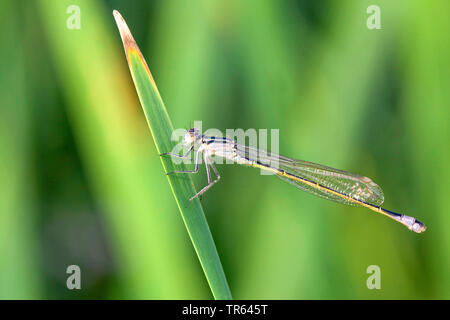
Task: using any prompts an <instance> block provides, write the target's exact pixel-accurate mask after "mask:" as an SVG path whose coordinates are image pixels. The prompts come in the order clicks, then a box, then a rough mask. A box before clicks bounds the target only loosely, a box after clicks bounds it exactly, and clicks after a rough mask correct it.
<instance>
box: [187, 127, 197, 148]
mask: <svg viewBox="0 0 450 320" xmlns="http://www.w3.org/2000/svg"><path fill="white" fill-rule="evenodd" d="M199 139H201V133H200V130H198V129H196V128H191V129H189V130H188V131H187V132H186V134H185V135H184V137H183V143H184V144H185V145H187V146H189V145H191V144H193V143H195V142H196V141H197V140H199Z"/></svg>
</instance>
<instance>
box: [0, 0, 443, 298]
mask: <svg viewBox="0 0 450 320" xmlns="http://www.w3.org/2000/svg"><path fill="white" fill-rule="evenodd" d="M73 4H74V1H69V0H59V1H53V0H39V1H33V2H30V1H2V2H0V18H1V19H0V24H1V28H0V39H1V41H2V44H3V47H2V48H3V50H2V51H1V53H0V56H1V59H0V70H1V73H0V77H1V83H2V85H1V86H0V102H1V103H0V157H1V161H0V169H1V170H0V177H1V179H0V222H1V223H0V234H1V239H2V240H1V241H0V255H1V256H2V259H0V294H1V297H2V298H8V297H19V298H36V297H38V298H66V299H70V298H75V299H76V298H122V299H123V298H137V299H184V298H190V299H205V298H207V299H208V298H212V297H213V295H212V294H211V291H210V288H209V287H208V281H207V279H206V278H205V276H204V272H203V270H202V264H199V260H198V257H197V254H196V250H195V249H194V250H193V246H192V242H191V240H190V238H189V235H188V233H186V228H185V225H184V223H183V219H185V222H186V225H187V226H188V229H189V226H191V227H192V226H197V227H199V228H200V227H201V228H203V229H204V230H206V228H207V225H206V222H205V219H204V217H203V211H202V209H201V207H200V204H199V203H198V202H195V203H193V204H192V207H189V208H188V209H187V211H183V212H184V214H183V215H182V218H183V219H180V215H178V214H177V211H178V208H177V202H176V201H173V200H174V197H173V194H172V192H171V186H170V185H169V184H168V183H167V178H166V177H165V175H164V172H163V170H161V160H160V157H159V156H158V153H159V152H166V151H170V150H171V147H172V146H173V143H174V142H171V141H170V140H169V139H168V137H170V134H169V133H170V131H171V130H172V127H171V125H168V122H167V121H162V122H153V123H152V119H157V118H158V117H159V118H164V119H166V120H167V119H168V118H167V114H165V113H164V112H162V111H161V110H164V109H162V103H161V102H160V101H159V97H158V96H157V95H155V94H153V93H150V91H149V95H148V97H149V98H151V99H155V100H153V102H152V105H153V106H157V105H158V104H159V106H160V107H161V108H159V109H158V108H156V109H155V108H153V109H152V108H150V109H148V110H146V109H145V108H144V110H145V112H146V113H147V116H148V119H149V122H150V127H151V129H152V133H153V136H154V138H155V139H154V141H153V139H152V137H151V134H150V132H149V130H148V126H147V124H146V122H145V119H144V118H145V117H144V116H143V114H142V111H141V107H140V104H139V100H138V99H137V95H136V89H135V87H134V86H133V84H132V81H130V76H129V71H128V70H127V68H126V65H125V63H124V57H123V52H122V51H121V48H120V41H119V39H118V35H117V29H116V27H115V24H114V21H113V19H111V11H112V10H113V9H117V10H119V11H120V12H121V13H122V14H123V15H124V16H126V17H127V23H128V24H129V25H130V26H133V35H134V37H135V39H136V40H137V42H138V43H139V45H140V47H141V49H142V52H143V55H144V56H145V57H146V58H147V59H150V60H147V61H148V62H149V64H150V65H151V68H152V73H153V76H154V77H155V80H156V82H157V83H158V88H159V90H160V92H161V96H163V97H164V102H165V104H166V106H167V111H168V113H169V114H170V118H171V120H172V121H173V124H174V127H175V128H183V127H184V128H187V127H189V126H190V123H192V121H195V120H202V121H203V125H204V127H203V129H208V128H219V129H221V130H224V129H225V128H243V129H248V128H255V129H269V130H270V129H272V128H273V129H280V131H279V133H280V150H279V151H280V153H282V154H285V155H287V156H290V157H293V158H299V159H304V160H309V161H314V162H318V163H322V164H324V165H329V166H332V167H336V168H340V169H344V170H347V171H351V172H355V173H359V174H362V175H365V176H368V177H370V178H372V179H373V180H374V181H375V182H376V183H378V184H379V185H380V186H381V187H382V188H383V190H384V192H385V199H386V200H385V204H384V206H385V207H386V208H387V209H390V210H393V211H395V212H401V213H405V214H407V215H410V216H414V217H417V218H418V219H419V220H421V221H423V222H424V223H425V224H426V225H427V227H428V229H427V231H426V232H425V233H423V234H420V235H417V234H414V233H412V232H409V231H408V230H406V229H405V228H404V227H403V226H401V225H398V224H396V223H393V222H392V221H390V220H389V219H386V218H384V217H381V216H379V215H376V214H372V213H371V212H368V210H365V209H363V208H353V207H347V206H344V205H339V204H336V203H330V202H327V201H324V200H322V199H317V198H314V197H312V196H310V195H309V194H305V193H302V192H300V191H299V190H298V189H296V188H293V187H292V186H290V185H288V184H286V183H283V182H280V181H279V180H278V179H276V178H274V177H270V176H269V177H268V176H261V175H260V174H259V172H258V171H257V170H251V169H248V168H244V167H240V166H229V165H222V166H218V170H219V171H220V173H221V176H222V179H221V181H220V182H219V183H218V184H216V185H215V186H214V187H213V188H212V189H211V190H210V191H208V192H207V193H206V194H205V195H204V197H203V200H202V206H203V208H205V213H206V214H207V218H208V224H209V228H210V229H211V234H212V235H213V237H214V240H215V244H216V246H217V252H218V253H219V255H220V258H221V261H222V263H223V268H224V270H225V273H226V275H227V279H228V281H229V285H230V287H231V288H232V291H233V297H234V298H237V299H258V298H265V299H279V298H281V299H301V298H307V299H323V298H330V299H352V298H357V299H394V298H405V299H418V298H425V299H433V298H439V299H448V298H450V289H449V288H450V275H449V274H448V272H447V270H449V269H450V254H449V252H450V236H449V233H448V232H447V231H446V230H445V228H446V226H447V225H449V219H450V215H448V213H447V211H448V210H447V202H448V194H449V193H450V177H449V172H450V171H449V169H448V164H449V163H450V153H449V152H450V148H449V141H450V131H449V122H448V119H450V115H449V112H450V110H449V108H448V101H449V100H450V99H449V92H450V91H449V90H448V87H449V86H450V83H449V81H450V78H449V77H448V74H449V69H450V65H449V63H450V62H449V61H450V60H449V56H450V45H449V41H448V35H447V33H448V30H449V29H450V25H449V24H450V21H449V20H448V19H447V18H446V16H445V14H442V13H443V12H448V11H449V9H450V8H449V3H448V1H444V0H441V1H434V2H432V3H428V2H427V3H425V2H423V1H420V0H408V1H407V0H399V1H388V0H380V1H378V2H377V4H378V5H379V6H380V8H381V27H382V29H381V30H369V29H367V27H366V19H367V17H368V14H367V13H366V9H367V7H368V6H369V5H372V4H374V3H373V2H372V1H368V0H362V1H353V0H344V1H312V0H311V1H288V2H285V1H260V0H248V1H240V0H230V1H222V2H220V1H219V2H217V1H214V2H207V1H187V0H180V1H132V2H131V1H129V2H120V4H119V2H118V1H89V0H80V1H75V4H76V5H78V6H79V8H80V13H81V28H80V29H79V30H71V29H68V28H67V26H66V24H67V19H68V18H69V17H70V15H71V14H72V13H67V8H68V7H69V6H70V5H73ZM142 76H143V78H144V79H147V80H148V78H146V77H148V75H146V74H145V73H142ZM145 99H146V98H145ZM157 110H159V112H162V113H159V114H157V113H156V111H157ZM152 112H155V113H152ZM163 164H164V167H165V169H166V170H172V163H171V161H170V159H163ZM201 169H203V168H201ZM201 171H202V170H201ZM190 179H191V178H190V177H184V176H179V175H177V176H173V177H170V179H169V182H170V184H171V185H172V187H173V190H174V191H175V194H176V197H177V198H178V199H179V207H184V204H185V202H184V200H180V199H186V198H187V197H188V196H190V195H191V194H192V192H193V190H194V189H193V187H192V184H191V180H190ZM192 179H193V180H194V182H195V185H196V186H202V185H204V184H205V180H206V179H205V177H204V173H199V174H198V175H195V176H194V177H192ZM189 219H192V220H195V219H197V220H196V221H195V223H192V222H194V221H188V220H189ZM190 233H191V236H192V237H193V238H195V235H194V231H193V229H190ZM203 235H206V233H203ZM206 238H208V239H207V240H205V242H204V243H208V246H209V253H210V256H215V250H212V248H213V246H212V242H211V241H210V240H211V239H210V237H209V236H207V237H206ZM194 244H195V240H194ZM197 251H198V246H197ZM213 251H214V252H213ZM205 261H206V260H203V261H202V263H203V266H204V263H205ZM212 261H213V262H214V265H215V266H216V269H215V272H216V274H217V275H219V274H221V270H220V268H219V267H218V266H220V264H218V260H216V259H215V258H213V259H212ZM206 263H207V264H208V263H209V262H208V261H206ZM71 264H79V265H80V267H81V270H82V275H83V279H82V288H83V289H82V290H81V291H69V290H67V288H66V287H65V280H66V277H65V276H66V274H65V270H66V267H67V266H68V265H71ZM369 265H378V266H380V268H381V288H382V289H381V290H368V289H367V287H366V279H367V277H368V274H367V273H366V270H367V267H368V266H369ZM206 273H208V272H206ZM219 278H221V276H219V277H218V278H217V279H219ZM221 279H222V280H220V281H222V283H223V284H224V283H225V282H224V278H221ZM209 280H210V282H211V278H210V279H209ZM218 281H219V280H218ZM210 284H211V286H214V285H213V284H212V283H210ZM222 288H223V291H224V292H225V291H226V290H225V285H223V286H222Z"/></svg>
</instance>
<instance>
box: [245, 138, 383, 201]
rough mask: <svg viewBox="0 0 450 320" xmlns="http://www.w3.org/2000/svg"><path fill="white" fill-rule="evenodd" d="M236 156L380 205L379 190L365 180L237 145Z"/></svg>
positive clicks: (334, 198) (328, 196) (297, 182)
mask: <svg viewBox="0 0 450 320" xmlns="http://www.w3.org/2000/svg"><path fill="white" fill-rule="evenodd" d="M237 152H238V154H239V155H240V156H242V157H245V158H247V159H250V160H258V161H259V162H261V163H263V164H265V165H268V166H270V167H273V168H279V169H281V170H284V171H286V172H287V173H289V174H292V175H294V176H297V177H299V178H301V179H306V180H308V181H310V182H313V183H318V184H320V185H321V186H323V187H326V188H329V189H331V190H333V191H336V192H339V193H341V194H343V195H346V196H350V197H352V198H353V199H356V200H360V201H363V202H366V203H369V204H372V205H375V206H381V204H382V203H383V201H384V194H383V190H381V188H380V187H379V186H378V185H377V184H376V183H375V182H373V181H372V180H371V179H369V178H367V177H364V176H360V175H358V174H355V173H350V172H346V171H342V170H338V169H334V168H330V167H327V166H323V165H320V164H316V163H312V162H308V161H303V160H294V159H290V158H287V157H283V156H280V155H276V154H267V153H266V151H262V150H258V149H256V148H253V147H248V146H240V145H238V146H237ZM277 177H279V178H280V179H281V180H284V181H286V182H289V183H290V184H293V185H294V186H296V187H297V188H299V189H301V190H304V191H307V192H309V193H312V194H314V195H316V196H319V197H322V198H325V199H328V200H332V201H336V202H340V203H345V204H348V205H357V204H356V203H354V202H352V201H349V200H347V199H345V198H341V197H339V196H338V195H335V194H333V193H330V192H327V191H326V190H322V189H317V188H315V187H312V186H309V185H307V184H306V183H303V182H302V181H301V180H294V179H290V178H288V177H285V176H281V175H277Z"/></svg>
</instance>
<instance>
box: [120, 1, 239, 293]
mask: <svg viewBox="0 0 450 320" xmlns="http://www.w3.org/2000/svg"><path fill="white" fill-rule="evenodd" d="M113 15H114V18H115V20H116V24H117V26H118V29H119V32H120V35H121V38H122V42H123V45H124V49H125V54H126V57H127V61H128V66H129V68H130V73H131V75H132V78H133V82H134V85H135V87H136V91H137V93H138V96H139V100H140V102H141V106H142V108H143V110H144V113H145V117H146V119H147V123H148V126H149V128H150V131H151V133H152V136H153V139H154V142H155V145H156V148H157V151H158V153H164V152H168V151H170V150H171V149H172V142H171V140H170V137H171V135H172V132H173V126H172V123H171V121H170V118H169V115H168V113H167V111H166V108H165V106H164V103H163V101H162V99H161V96H160V94H159V91H158V88H157V86H156V83H155V81H154V79H153V76H152V74H151V72H150V69H149V68H148V65H147V63H146V61H145V59H144V57H143V55H142V53H141V51H140V50H139V47H138V46H137V44H136V42H135V40H134V38H133V36H132V34H131V32H130V30H129V28H128V26H127V24H126V23H125V21H124V19H123V18H122V16H121V15H120V13H119V12H117V11H115V10H114V12H113ZM161 162H162V165H163V167H164V171H165V172H166V173H167V172H170V171H173V170H175V168H174V164H173V163H172V161H171V159H170V158H168V157H161ZM168 180H169V184H170V187H171V189H172V193H173V195H174V197H175V200H176V202H177V205H178V208H179V210H180V213H181V216H182V218H183V221H184V224H185V226H186V229H187V231H188V233H189V236H190V238H191V241H192V244H193V246H194V249H195V251H196V253H197V256H198V258H199V261H200V264H201V266H202V268H203V272H204V273H205V276H206V279H207V281H208V283H209V286H210V288H211V291H212V294H213V296H214V298H215V299H221V300H225V299H232V297H231V292H230V289H229V286H228V283H227V280H226V277H225V274H224V271H223V267H222V264H221V262H220V258H219V255H218V253H217V250H216V246H215V244H214V240H213V238H212V235H211V231H210V229H209V226H208V223H207V221H206V218H205V214H204V212H203V208H202V206H201V204H200V201H199V200H198V199H195V200H194V201H192V203H190V204H189V206H186V204H187V201H188V199H189V197H191V196H192V195H193V194H195V192H196V191H195V188H194V184H193V182H192V179H191V177H190V176H184V177H182V178H180V177H177V176H175V175H169V176H168Z"/></svg>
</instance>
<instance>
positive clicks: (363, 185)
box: [161, 128, 426, 233]
mask: <svg viewBox="0 0 450 320" xmlns="http://www.w3.org/2000/svg"><path fill="white" fill-rule="evenodd" d="M183 144H184V145H186V146H187V147H189V149H188V151H187V152H186V154H184V155H178V154H175V153H170V152H169V153H163V154H161V155H162V156H163V155H170V156H172V157H178V158H186V157H188V156H189V154H190V153H191V152H192V151H194V152H195V168H194V170H192V171H172V172H169V173H167V174H172V173H197V172H198V169H199V160H200V155H201V154H203V160H204V163H205V167H206V173H207V177H208V185H207V186H206V187H204V188H203V189H201V190H200V191H199V192H197V193H196V194H195V195H193V196H192V197H191V198H190V199H189V201H192V200H193V199H195V198H196V197H198V196H200V195H202V194H203V193H205V192H206V191H207V190H208V189H209V188H211V187H212V186H213V185H214V184H215V183H217V181H219V180H220V174H219V172H218V171H217V169H216V167H215V166H214V163H213V160H212V158H211V157H212V156H216V157H222V158H225V159H229V160H232V161H233V162H236V163H239V164H242V165H247V166H251V167H255V168H260V169H262V170H267V171H270V172H272V173H274V174H275V175H276V176H277V177H278V178H280V179H281V180H284V181H287V182H289V183H291V184H293V185H294V186H296V187H297V188H299V189H301V190H304V191H307V192H310V193H312V194H314V195H316V196H319V197H322V198H325V199H328V200H332V201H336V202H340V203H344V204H348V205H354V206H362V207H366V208H368V209H370V210H373V211H375V212H378V213H381V214H383V215H385V216H387V217H389V218H391V219H393V220H395V221H397V222H400V223H401V224H403V225H404V226H406V227H407V228H408V229H409V230H412V231H414V232H417V233H421V232H423V231H425V230H426V226H425V225H424V224H423V223H422V222H420V221H419V220H417V219H415V218H413V217H410V216H406V215H403V214H399V213H395V212H392V211H389V210H386V209H384V208H382V207H381V205H382V204H383V201H384V195H383V191H382V190H381V188H380V187H379V186H378V185H377V184H376V183H375V182H373V181H372V180H371V179H369V178H367V177H364V176H360V175H357V174H354V173H349V172H345V171H342V170H338V169H333V168H330V167H326V166H323V165H320V164H315V163H312V162H308V161H302V160H294V159H291V158H287V157H283V156H280V155H276V154H273V153H271V154H268V153H267V152H265V151H263V150H258V149H256V148H253V147H249V146H244V145H240V144H238V143H236V141H234V140H232V139H229V138H225V137H209V136H205V135H203V134H202V133H201V132H200V131H199V130H198V129H195V128H192V129H190V130H189V131H187V132H186V134H185V135H184V137H183ZM210 168H212V170H213V171H214V174H215V175H216V178H215V179H214V180H213V179H212V176H211V170H210Z"/></svg>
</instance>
